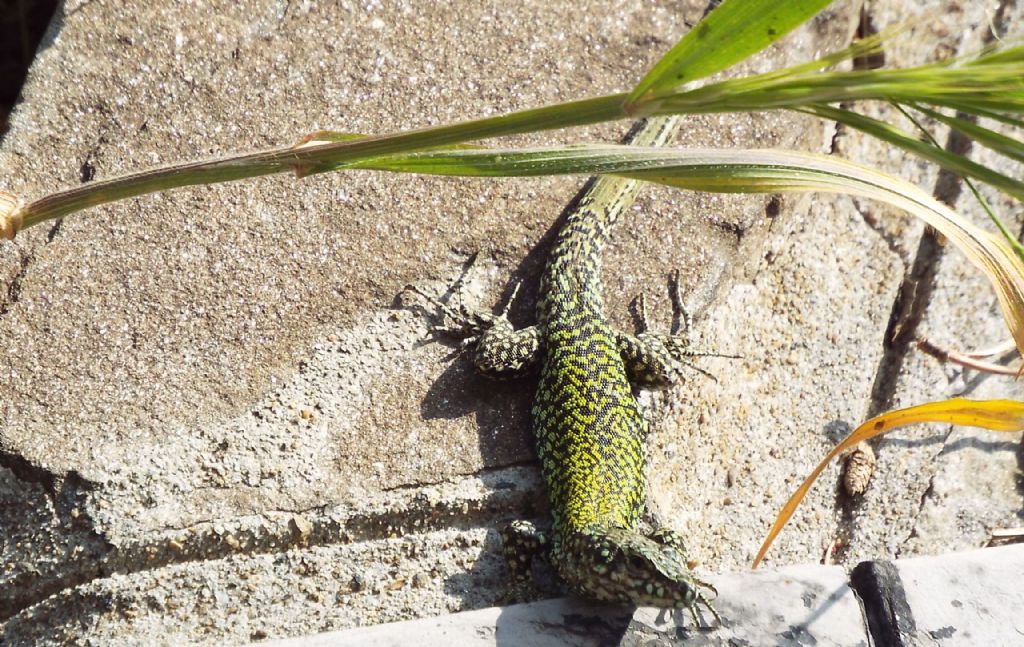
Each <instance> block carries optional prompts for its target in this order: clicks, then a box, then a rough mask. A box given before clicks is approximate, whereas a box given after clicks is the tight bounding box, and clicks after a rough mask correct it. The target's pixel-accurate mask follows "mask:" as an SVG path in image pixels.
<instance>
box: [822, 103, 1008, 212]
mask: <svg viewBox="0 0 1024 647" xmlns="http://www.w3.org/2000/svg"><path fill="white" fill-rule="evenodd" d="M804 112H808V113H810V114H813V115H817V116H819V117H822V118H824V119H831V120H833V121H838V122H839V123H842V124H845V125H847V126H849V127H851V128H856V129H857V130H859V131H861V132H864V133H867V134H869V135H871V136H872V137H876V138H878V139H881V140H882V141H884V142H888V143H890V144H893V145H895V146H899V147H900V148H902V149H904V150H907V151H910V152H911V153H913V154H915V155H917V156H918V157H922V158H924V159H926V160H928V161H931V162H934V163H936V164H938V165H939V166H941V167H943V168H945V169H947V170H949V171H952V172H954V173H956V174H957V175H961V176H967V177H973V178H976V179H978V180H981V181H982V182H987V183H988V184H991V185H992V186H994V187H996V188H997V189H1000V190H1002V191H1005V192H1006V193H1008V194H1009V195H1012V196H1013V197H1015V198H1017V199H1018V200H1024V182H1021V181H1020V180H1017V179H1015V178H1012V177H1010V176H1008V175H1004V174H1002V173H999V172H998V171H995V170H993V169H991V168H989V167H987V166H984V165H982V164H978V163H977V162H972V161H971V160H969V159H967V158H966V157H964V156H963V155H957V154H955V153H951V152H949V151H947V150H945V149H943V148H940V147H938V146H934V145H932V144H930V143H928V142H923V141H921V140H920V139H918V138H917V137H914V136H913V135H911V134H910V133H908V132H906V131H904V130H902V129H900V128H897V127H896V126H893V125H892V124H889V123H886V122H884V121H880V120H878V119H874V118H872V117H867V116H865V115H862V114H859V113H856V112H853V111H851V110H845V109H843V108H833V107H832V106H826V105H813V106H810V107H808V108H806V109H805V110H804ZM960 121H962V120H960ZM982 130H985V129H984V128H982ZM989 132H990V133H991V132H992V131H989ZM992 134H993V135H995V134H998V133H992ZM1006 139H1008V140H1009V139H1010V138H1008V137H1007V138H1006ZM1010 141H1013V140H1010ZM1016 145H1017V147H1018V148H1021V149H1022V150H1024V144H1021V143H1020V142H1016Z"/></svg>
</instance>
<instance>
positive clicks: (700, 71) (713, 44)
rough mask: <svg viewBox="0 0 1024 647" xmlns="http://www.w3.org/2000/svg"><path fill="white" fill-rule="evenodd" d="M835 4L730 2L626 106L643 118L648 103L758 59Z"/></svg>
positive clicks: (706, 20) (650, 74)
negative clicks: (668, 91) (750, 58)
mask: <svg viewBox="0 0 1024 647" xmlns="http://www.w3.org/2000/svg"><path fill="white" fill-rule="evenodd" d="M830 2H831V0H788V1H786V2H780V1H779V0H726V1H725V2H723V3H722V4H721V5H719V6H718V7H717V8H716V9H715V10H714V11H712V12H711V13H709V14H708V15H707V16H705V17H704V19H703V20H701V21H700V22H699V23H698V24H697V26H696V27H694V28H693V29H691V30H690V31H689V32H687V34H686V35H685V36H683V38H682V39H681V40H680V41H679V42H678V43H676V45H675V47H673V48H672V49H671V50H669V52H668V53H667V54H665V56H663V57H662V58H661V60H659V61H658V62H657V64H656V65H655V66H654V67H653V68H652V69H651V71H650V72H648V74H647V76H645V77H644V78H643V79H642V80H641V81H640V82H639V83H638V84H637V85H636V88H634V89H633V92H632V93H630V95H629V101H627V103H626V109H627V111H629V112H630V113H631V114H637V115H641V114H643V108H642V104H643V102H644V100H645V98H647V97H649V96H651V95H655V94H659V93H661V92H662V91H664V90H666V89H669V88H674V87H679V86H680V85H682V84H684V83H687V82H689V81H693V80H695V79H700V78H703V77H705V76H708V75H711V74H714V73H715V72H720V71H721V70H724V69H725V68H727V67H729V66H730V65H733V64H734V63H737V62H739V61H741V60H743V59H745V58H747V57H748V56H750V55H751V54H755V53H757V52H759V51H761V50H762V49H764V48H765V47H767V46H768V45H770V44H772V43H773V42H775V41H776V40H778V39H779V38H781V37H782V36H784V35H786V34H787V33H789V32H790V31H792V30H793V29H794V28H796V27H797V26H798V25H800V24H801V23H803V22H804V21H806V20H807V19H809V18H810V17H811V16H813V15H814V14H816V13H818V12H819V11H821V9H822V8H824V7H825V6H826V5H828V4H829V3H830Z"/></svg>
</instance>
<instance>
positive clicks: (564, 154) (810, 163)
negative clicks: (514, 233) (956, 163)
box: [352, 145, 1024, 349]
mask: <svg viewBox="0 0 1024 647" xmlns="http://www.w3.org/2000/svg"><path fill="white" fill-rule="evenodd" d="M352 166H354V167H359V168H377V169H385V170H391V171H400V172H411V173H427V174H435V175H463V176H475V177H494V176H538V175H553V174H567V173H569V174H592V173H609V174H614V175H620V176H623V177H629V178H635V179H639V180H645V181H649V182H657V183H660V184H665V185H669V186H674V187H679V188H685V189H692V190H698V191H714V192H723V193H753V192H761V193H776V192H803V191H825V192H833V193H846V194H850V195H858V196H862V197H866V198H871V199H875V200H880V201H882V202H885V203H888V204H891V205H893V206H896V207H898V208H900V209H903V210H905V211H907V212H909V213H911V214H913V215H915V216H917V217H919V218H921V219H923V220H924V221H925V222H926V223H928V224H929V225H931V226H933V227H935V228H936V229H937V230H939V231H940V232H942V234H943V235H945V236H946V237H947V238H948V239H949V240H950V241H951V242H952V243H953V244H954V245H956V246H957V247H958V248H959V249H960V250H961V251H963V252H964V253H965V254H966V255H967V257H968V258H969V259H970V260H971V261H972V262H973V263H974V264H975V265H977V266H978V267H979V268H980V269H981V270H982V271H983V272H984V273H985V274H986V275H987V276H988V278H989V280H990V282H991V283H992V285H993V286H994V288H995V289H996V294H997V296H998V298H999V303H1000V306H1001V307H1002V310H1003V316H1004V318H1005V319H1006V322H1007V325H1008V326H1009V328H1010V331H1011V333H1012V334H1013V337H1014V340H1015V341H1016V343H1017V347H1018V348H1019V349H1024V261H1022V260H1021V258H1019V257H1018V256H1017V254H1016V253H1015V252H1014V250H1013V249H1012V247H1010V245H1009V244H1008V243H1007V241H1006V240H1004V239H1003V238H1002V237H1000V236H997V235H994V234H991V233H989V232H987V231H984V230H982V229H980V228H979V227H977V226H976V225H974V224H972V223H971V222H969V221H967V220H965V219H964V218H962V217H960V216H958V215H957V214H956V213H955V212H953V211H952V210H951V209H949V207H947V206H945V205H943V204H942V203H940V202H938V201H937V200H936V199H935V198H933V197H932V196H930V195H928V194H927V193H925V192H924V191H922V190H921V189H919V188H917V187H916V186H914V185H912V184H910V183H908V182H904V181H903V180H899V179H897V178H894V177H892V176H889V175H886V174H885V173H881V172H879V171H875V170H873V169H870V168H867V167H863V166H859V165H856V164H852V163H850V162H846V161H844V160H841V159H838V158H835V157H826V156H823V155H815V154H811V153H802V152H797V151H780V150H767V149H757V150H730V149H665V148H645V147H636V146H615V145H606V146H576V147H562V148H533V149H523V150H502V149H491V150H485V149H481V150H463V151H437V152H432V151H429V152H423V153H413V154H410V155H393V156H389V157H386V158H378V159H375V160H368V161H365V162H361V163H358V164H356V165H352Z"/></svg>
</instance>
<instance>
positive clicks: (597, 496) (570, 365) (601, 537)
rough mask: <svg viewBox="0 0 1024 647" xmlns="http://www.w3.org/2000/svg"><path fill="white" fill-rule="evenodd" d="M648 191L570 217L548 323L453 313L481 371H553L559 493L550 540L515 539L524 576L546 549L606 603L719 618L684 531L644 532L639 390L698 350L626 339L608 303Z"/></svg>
mask: <svg viewBox="0 0 1024 647" xmlns="http://www.w3.org/2000/svg"><path fill="white" fill-rule="evenodd" d="M677 127H678V126H677V119H676V118H657V119H652V120H650V121H649V122H647V123H646V124H644V125H643V126H641V127H639V128H638V129H637V130H636V131H635V134H634V135H633V137H632V138H631V139H630V143H632V144H635V145H646V146H658V145H662V144H664V143H665V142H666V141H667V140H668V139H669V138H670V137H671V136H672V135H674V133H675V131H676V129H677ZM637 185H638V183H637V182H635V181H632V180H627V179H622V178H613V177H602V178H598V179H597V180H595V181H594V182H593V184H592V185H591V187H590V189H589V191H587V192H586V193H585V194H584V195H583V196H582V197H581V199H580V200H579V202H578V204H577V206H576V208H575V209H574V210H573V211H571V212H570V213H569V215H568V217H567V220H566V222H565V225H564V226H563V227H562V229H561V230H560V232H559V234H558V237H557V240H556V242H555V244H554V247H553V249H552V250H551V254H550V258H549V260H548V264H547V268H546V269H545V272H544V275H543V277H542V279H541V284H540V297H539V301H538V303H537V324H536V325H535V326H532V327H530V328H526V329H522V330H513V328H512V326H511V324H510V323H509V322H508V320H507V319H506V318H505V315H504V314H502V315H500V316H492V315H485V314H480V313H474V314H469V313H456V312H454V311H453V310H452V309H450V308H447V307H446V308H445V312H446V313H447V314H448V315H450V316H453V317H454V318H455V319H456V323H457V326H456V327H455V329H456V330H458V331H459V332H460V333H461V334H462V335H463V336H464V337H468V338H469V339H467V343H468V344H469V345H470V346H473V345H474V344H475V352H474V363H475V364H476V366H477V368H478V369H479V370H481V371H482V372H484V373H485V374H489V375H492V376H507V375H512V374H516V373H518V372H520V371H522V370H523V369H525V368H526V367H529V366H532V365H534V364H535V363H536V362H537V361H539V362H540V383H539V385H538V387H537V394H536V398H535V400H534V404H533V410H532V413H533V428H534V432H535V434H536V438H537V447H538V455H539V458H540V462H541V468H542V471H543V474H544V478H545V480H546V481H547V484H548V488H549V496H550V499H551V514H552V517H553V524H552V530H551V533H550V535H545V534H543V533H538V532H537V531H536V530H535V529H534V528H533V526H532V524H529V523H527V522H516V523H514V524H512V526H510V528H509V529H507V530H506V531H505V532H504V533H503V534H504V540H505V551H506V557H507V558H508V560H509V565H510V568H511V570H512V571H513V576H514V577H515V578H517V579H522V578H525V577H527V576H528V573H529V570H530V561H531V559H532V556H533V555H534V554H537V553H540V552H547V554H548V557H549V559H550V561H551V563H552V564H553V565H554V567H555V568H556V570H557V571H558V573H559V575H560V576H561V577H562V578H563V579H564V580H565V581H566V583H568V584H569V586H570V587H571V588H572V589H573V590H574V591H576V592H577V593H579V594H581V595H583V596H585V597H589V598H593V599H597V600H604V601H611V602H624V603H634V604H638V605H655V606H662V607H674V608H685V609H688V610H690V611H691V612H693V611H694V610H695V607H696V606H697V605H698V604H702V605H704V606H705V607H706V608H707V609H708V610H709V611H711V613H712V614H714V609H713V608H712V607H711V605H710V603H709V602H708V600H707V598H706V597H705V595H704V593H703V591H702V590H708V591H713V589H712V588H711V587H710V585H708V584H706V583H704V582H701V581H700V580H698V579H696V578H695V577H694V576H693V574H692V573H691V571H690V570H689V568H688V567H687V564H686V556H685V554H684V552H683V546H682V541H681V539H680V537H679V536H678V535H677V534H676V533H674V532H673V531H671V530H667V529H659V530H656V531H654V532H653V533H650V534H642V533H641V532H639V531H638V530H637V525H638V523H639V521H640V517H641V515H642V513H643V511H644V509H645V503H646V496H647V479H646V476H645V467H646V462H647V449H646V443H647V422H646V421H645V420H644V418H643V416H642V415H641V414H640V411H639V408H638V405H637V400H636V397H635V396H634V393H633V385H638V386H664V385H666V384H668V383H670V382H672V381H673V380H674V379H675V378H676V377H677V376H678V374H679V372H680V370H681V367H682V366H683V365H684V364H685V363H686V362H685V359H684V358H685V357H686V356H687V355H689V354H690V353H688V352H687V349H686V343H685V341H684V340H683V339H681V338H680V337H676V336H671V335H656V334H650V333H647V332H642V333H641V334H639V335H637V336H631V335H625V334H622V333H618V332H616V331H614V330H613V329H612V328H611V326H610V325H609V323H608V320H607V318H606V316H605V313H604V303H603V300H602V297H601V280H600V277H601V255H602V251H603V249H604V246H605V244H606V242H607V241H608V239H609V236H610V234H611V230H612V229H613V227H614V225H615V223H616V221H617V220H618V218H619V216H620V214H621V213H622V211H623V210H624V209H626V208H628V207H629V206H630V205H631V204H632V203H633V200H634V199H635V196H636V192H637V190H638V186H637Z"/></svg>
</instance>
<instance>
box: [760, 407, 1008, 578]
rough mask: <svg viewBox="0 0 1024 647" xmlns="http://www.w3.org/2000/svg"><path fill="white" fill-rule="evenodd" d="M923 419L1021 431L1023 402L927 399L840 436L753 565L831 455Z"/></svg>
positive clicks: (784, 509)
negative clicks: (845, 435)
mask: <svg viewBox="0 0 1024 647" xmlns="http://www.w3.org/2000/svg"><path fill="white" fill-rule="evenodd" d="M924 422H944V423H948V424H953V425H964V426H967V427H981V428H983V429H991V430H992V431H1003V432H1012V431H1021V430H1024V402H1017V401H1016V400H965V399H964V398H954V399H952V400H943V401H941V402H929V403H927V404H921V405H917V406H915V407H909V408H907V409H898V410H896V411H890V412H888V413H885V414H882V415H880V416H878V417H875V418H872V419H871V420H868V421H867V422H865V423H864V424H862V425H861V426H859V427H857V428H856V429H854V430H853V433H851V434H850V435H849V436H847V437H846V438H844V439H843V441H842V442H840V443H839V444H838V445H836V446H835V447H833V448H832V451H830V452H829V453H828V454H827V455H826V456H825V458H823V459H822V461H821V462H820V463H818V466H817V467H815V468H814V470H813V471H812V472H811V473H810V475H809V476H808V477H807V478H806V479H804V482H803V483H801V484H800V487H798V488H797V489H796V492H794V493H793V496H791V497H790V498H789V500H788V501H786V504H785V505H784V506H782V510H781V511H780V512H779V515H778V517H776V519H775V523H774V524H772V528H771V530H769V531H768V536H767V537H766V538H765V540H764V543H763V544H761V549H760V550H758V551H757V556H756V557H755V558H754V563H753V568H757V566H758V564H760V563H761V560H762V559H764V556H765V554H766V553H767V552H768V548H769V547H770V546H771V545H772V542H773V541H775V538H776V537H777V536H778V535H779V533H780V532H781V531H782V528H783V526H785V525H786V523H787V522H788V521H789V520H790V518H791V517H792V516H793V513H794V512H795V511H796V508H797V506H798V505H800V502H801V501H802V500H803V498H804V497H805V496H806V495H807V492H808V491H809V490H810V489H811V486H812V485H813V484H814V481H815V480H816V479H817V478H818V476H820V475H821V473H822V471H824V469H825V467H826V466H827V465H828V464H829V463H830V462H831V461H832V459H833V458H835V457H836V456H839V455H840V454H842V453H843V452H845V451H846V450H848V449H850V448H851V447H853V446H854V445H856V444H857V443H859V442H862V441H865V440H869V439H871V438H874V437H876V436H879V435H881V434H884V433H886V432H889V431H892V430H893V429H896V428H899V427H906V426H907V425H914V424H920V423H924Z"/></svg>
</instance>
